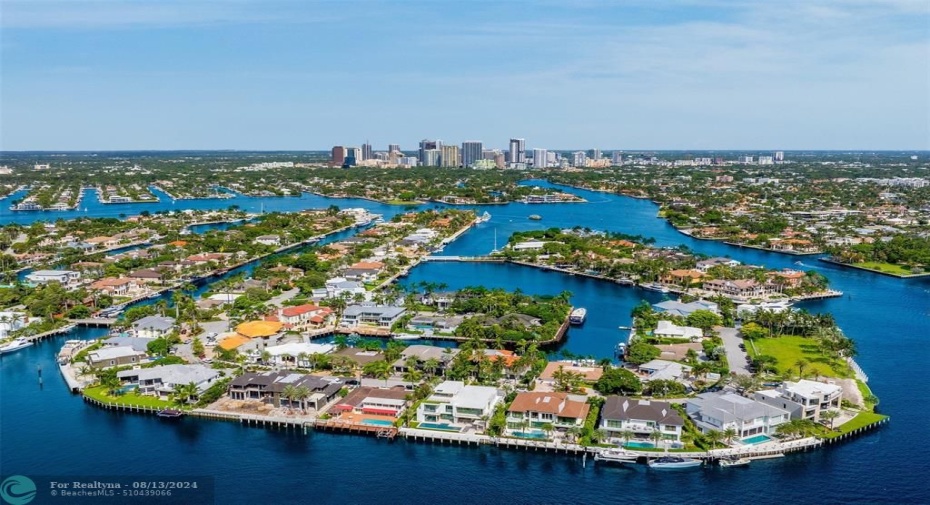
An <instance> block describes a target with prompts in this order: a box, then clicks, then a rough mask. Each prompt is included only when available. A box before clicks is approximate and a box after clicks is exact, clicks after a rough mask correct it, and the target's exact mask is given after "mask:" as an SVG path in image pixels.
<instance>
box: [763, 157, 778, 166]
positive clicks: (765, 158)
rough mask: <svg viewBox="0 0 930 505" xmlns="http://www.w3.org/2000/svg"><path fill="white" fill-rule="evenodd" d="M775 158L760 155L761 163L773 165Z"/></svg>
mask: <svg viewBox="0 0 930 505" xmlns="http://www.w3.org/2000/svg"><path fill="white" fill-rule="evenodd" d="M774 162H775V160H774V159H773V158H772V157H771V156H759V164H760V165H771V164H772V163H774Z"/></svg>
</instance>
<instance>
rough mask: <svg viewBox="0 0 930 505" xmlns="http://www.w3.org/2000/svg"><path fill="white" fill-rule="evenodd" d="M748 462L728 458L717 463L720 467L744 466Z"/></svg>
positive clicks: (746, 460)
mask: <svg viewBox="0 0 930 505" xmlns="http://www.w3.org/2000/svg"><path fill="white" fill-rule="evenodd" d="M750 461H752V460H751V459H749V458H737V457H729V458H723V459H721V460H720V461H719V463H720V466H746V465H748V464H749V462H750Z"/></svg>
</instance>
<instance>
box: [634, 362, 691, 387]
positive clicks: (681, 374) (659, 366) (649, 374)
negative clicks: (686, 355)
mask: <svg viewBox="0 0 930 505" xmlns="http://www.w3.org/2000/svg"><path fill="white" fill-rule="evenodd" d="M639 373H640V374H641V375H642V380H643V381H646V382H648V381H654V380H673V381H678V382H681V381H682V380H683V379H685V378H687V377H688V376H689V375H690V374H691V367H690V366H688V365H682V364H681V363H676V362H674V361H666V360H663V359H654V360H652V361H648V362H646V363H643V364H642V365H639Z"/></svg>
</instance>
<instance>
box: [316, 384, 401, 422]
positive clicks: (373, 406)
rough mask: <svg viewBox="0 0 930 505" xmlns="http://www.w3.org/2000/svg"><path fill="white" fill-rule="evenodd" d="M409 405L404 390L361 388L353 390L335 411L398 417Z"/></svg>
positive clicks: (337, 405)
mask: <svg viewBox="0 0 930 505" xmlns="http://www.w3.org/2000/svg"><path fill="white" fill-rule="evenodd" d="M406 405H407V390H406V389H404V388H391V389H382V388H374V387H369V386H360V387H357V388H355V389H354V390H352V392H351V393H349V394H348V395H347V396H346V397H345V398H343V399H342V401H340V402H339V403H337V404H336V405H335V406H334V407H333V409H334V410H335V411H336V412H339V413H343V412H356V413H359V414H373V415H378V416H390V417H397V416H398V415H400V413H401V412H403V410H404V407H406Z"/></svg>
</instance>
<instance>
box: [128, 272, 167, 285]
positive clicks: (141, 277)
mask: <svg viewBox="0 0 930 505" xmlns="http://www.w3.org/2000/svg"><path fill="white" fill-rule="evenodd" d="M129 277H130V278H132V279H136V280H138V281H139V282H143V283H146V284H161V283H163V282H165V279H167V274H166V272H165V271H163V270H156V269H154V268H143V269H141V270H136V271H134V272H130V273H129Z"/></svg>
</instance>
